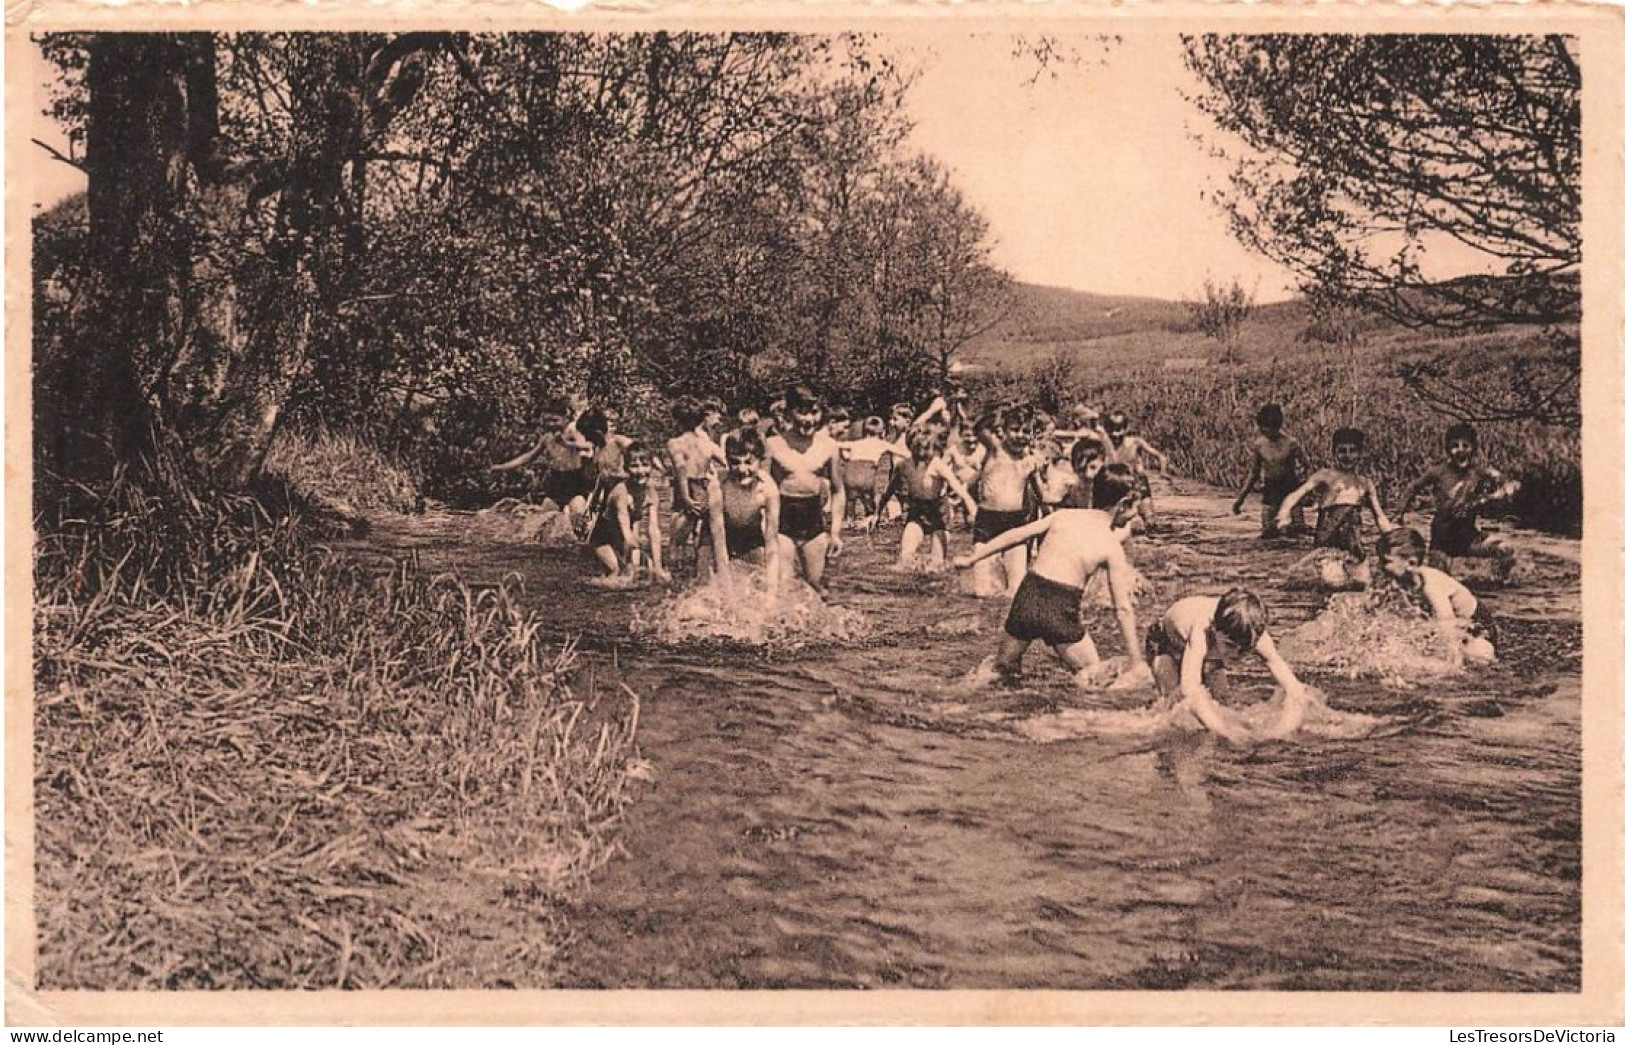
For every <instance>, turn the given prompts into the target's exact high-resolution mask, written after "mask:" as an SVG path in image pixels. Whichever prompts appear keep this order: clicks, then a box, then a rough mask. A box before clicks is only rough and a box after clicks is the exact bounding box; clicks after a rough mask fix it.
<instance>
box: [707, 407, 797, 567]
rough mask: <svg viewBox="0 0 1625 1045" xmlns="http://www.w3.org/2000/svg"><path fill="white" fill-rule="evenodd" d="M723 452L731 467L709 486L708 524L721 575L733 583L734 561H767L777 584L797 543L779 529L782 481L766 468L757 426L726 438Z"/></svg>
mask: <svg viewBox="0 0 1625 1045" xmlns="http://www.w3.org/2000/svg"><path fill="white" fill-rule="evenodd" d="M723 452H724V454H725V455H726V457H727V460H728V471H727V472H726V473H725V474H724V475H723V476H722V478H721V479H720V480H719V481H717V482H716V483H713V484H712V486H711V502H710V504H709V505H708V506H707V514H708V517H709V518H708V522H707V525H706V530H707V533H708V535H709V537H710V541H711V555H712V565H713V567H714V568H715V570H716V574H717V579H718V581H720V582H721V583H722V584H723V585H728V584H731V583H732V582H733V567H732V564H733V561H734V560H735V559H741V560H744V561H746V562H750V563H753V564H756V565H760V566H765V567H766V568H767V576H768V583H769V586H770V587H771V588H772V589H773V590H777V589H778V586H779V581H780V577H781V576H782V571H783V570H784V568H785V567H786V566H787V565H788V564H789V563H790V562H791V561H792V559H791V557H792V556H794V555H795V546H794V545H792V544H791V543H790V539H789V538H788V537H785V536H784V535H782V534H780V533H779V487H778V484H777V483H775V482H774V481H773V480H772V478H771V477H770V476H768V475H766V474H764V473H763V472H762V459H763V457H764V456H765V452H764V450H763V447H762V437H761V435H760V433H758V432H757V431H756V429H755V428H753V427H747V428H741V429H739V430H738V431H737V432H734V433H733V434H732V435H729V436H728V437H727V438H726V439H724V440H723Z"/></svg>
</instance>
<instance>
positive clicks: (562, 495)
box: [542, 468, 593, 508]
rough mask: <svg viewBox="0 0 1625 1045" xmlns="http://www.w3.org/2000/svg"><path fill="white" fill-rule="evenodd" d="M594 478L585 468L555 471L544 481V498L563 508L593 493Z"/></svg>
mask: <svg viewBox="0 0 1625 1045" xmlns="http://www.w3.org/2000/svg"><path fill="white" fill-rule="evenodd" d="M592 488H593V477H592V476H589V475H588V474H587V470H586V469H585V468H570V469H567V470H561V469H558V468H555V469H553V470H552V471H550V472H548V473H547V476H546V478H544V479H543V480H542V497H543V499H545V500H549V501H552V502H553V503H554V504H556V505H558V506H559V507H560V508H563V507H564V506H565V505H567V504H569V503H570V502H571V501H573V500H575V499H576V498H577V497H585V496H587V495H588V494H590V493H592Z"/></svg>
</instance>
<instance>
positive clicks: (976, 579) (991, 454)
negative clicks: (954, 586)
mask: <svg viewBox="0 0 1625 1045" xmlns="http://www.w3.org/2000/svg"><path fill="white" fill-rule="evenodd" d="M1022 422H1023V419H1022V418H1020V417H1019V416H1017V415H1016V414H1015V413H1014V412H1013V411H1005V410H994V411H992V412H990V413H986V414H983V415H982V416H981V417H980V418H978V419H977V421H976V438H977V439H979V440H981V443H982V446H983V448H984V450H985V451H986V452H985V454H984V455H983V457H982V468H981V472H980V474H979V475H978V477H977V481H976V502H977V508H976V520H975V526H974V529H973V530H972V531H971V542H972V544H974V545H975V547H976V549H977V551H978V552H980V550H981V549H982V548H983V547H985V546H987V545H989V544H990V543H991V542H993V541H996V540H998V541H999V551H1000V554H999V559H998V565H999V566H1001V567H1003V571H1004V584H1003V586H1000V585H999V584H998V582H997V581H996V580H995V579H994V577H993V568H992V564H989V565H988V566H985V567H982V568H979V569H978V570H977V571H976V573H975V574H974V575H973V577H972V585H973V588H974V590H975V593H976V595H977V597H978V598H988V597H991V596H994V595H1005V594H1011V595H1013V594H1014V593H1015V592H1016V589H1018V588H1019V587H1020V586H1021V580H1022V578H1023V577H1024V576H1025V575H1026V573H1027V546H1026V545H1025V544H1024V543H1022V542H1020V541H1014V542H1005V541H1002V540H1000V538H1001V537H1002V535H1003V534H1005V533H1006V532H1008V531H1011V530H1014V529H1016V528H1017V527H1020V526H1022V525H1024V524H1025V523H1026V522H1027V520H1028V519H1029V518H1030V517H1031V516H1030V514H1029V512H1028V510H1027V487H1028V483H1029V481H1030V479H1031V478H1032V474H1033V471H1034V469H1036V468H1037V466H1038V461H1037V459H1036V458H1033V457H1031V456H1029V455H1028V453H1027V446H1028V435H1027V432H1026V431H1025V430H1024V428H1023V425H1022ZM991 554H993V553H991V552H989V553H988V555H991ZM986 557H987V555H982V554H978V555H977V556H976V561H980V560H982V559H984V558H986Z"/></svg>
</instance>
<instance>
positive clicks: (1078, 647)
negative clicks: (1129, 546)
mask: <svg viewBox="0 0 1625 1045" xmlns="http://www.w3.org/2000/svg"><path fill="white" fill-rule="evenodd" d="M1134 499H1135V487H1134V478H1133V476H1132V474H1131V473H1130V472H1129V470H1128V469H1127V468H1125V467H1122V466H1113V467H1110V468H1107V469H1105V470H1104V471H1102V472H1101V473H1100V475H1099V476H1098V477H1097V478H1096V479H1095V489H1094V500H1095V504H1097V505H1099V506H1101V508H1103V509H1106V510H1091V509H1086V508H1063V509H1061V510H1059V511H1055V512H1051V513H1050V514H1048V515H1046V516H1044V517H1043V518H1041V519H1039V520H1037V521H1036V522H1030V523H1027V524H1026V525H1024V526H1018V527H1016V528H1014V529H1011V530H1006V531H1005V532H1003V533H1001V534H1000V535H998V536H997V537H995V538H993V539H992V540H990V541H988V542H986V543H984V544H979V545H977V547H976V549H975V550H974V551H973V552H971V554H969V555H960V556H956V557H955V558H954V566H955V567H957V568H959V569H964V568H966V567H968V566H971V565H973V564H975V563H976V562H978V561H980V560H982V559H985V558H987V557H988V556H990V555H998V554H1000V553H1001V552H1003V551H1005V550H1006V549H1009V548H1016V547H1022V546H1023V545H1024V544H1025V542H1027V541H1029V540H1032V539H1034V538H1039V537H1041V538H1043V543H1042V544H1040V545H1039V546H1038V555H1037V557H1036V558H1034V560H1033V565H1032V569H1031V570H1029V571H1027V572H1026V574H1025V575H1024V576H1023V577H1022V579H1021V587H1020V588H1018V589H1017V590H1016V597H1015V601H1014V602H1012V603H1011V604H1010V612H1009V615H1008V616H1007V617H1006V618H1005V622H1004V638H1003V639H1002V640H1001V641H1000V643H999V650H998V652H997V653H996V654H995V655H994V657H993V669H994V670H995V671H997V672H998V674H999V675H1000V676H1002V677H1003V678H1004V679H1005V680H1006V681H1007V682H1015V681H1017V680H1019V679H1020V677H1021V660H1022V657H1023V656H1024V655H1025V654H1026V652H1027V647H1028V646H1030V645H1032V644H1033V643H1034V642H1040V641H1042V642H1046V643H1048V644H1049V646H1050V648H1051V649H1053V650H1054V651H1055V655H1056V656H1058V657H1060V658H1061V663H1063V664H1065V665H1066V666H1067V668H1069V669H1070V670H1071V671H1072V672H1073V673H1074V675H1075V677H1076V680H1077V683H1078V685H1079V686H1084V687H1090V686H1094V685H1095V684H1096V676H1097V669H1098V668H1099V666H1100V652H1099V650H1097V649H1096V648H1095V641H1094V639H1093V638H1091V637H1090V636H1089V633H1088V631H1087V630H1086V629H1085V628H1084V625H1083V620H1082V618H1081V616H1080V609H1081V604H1082V601H1083V588H1084V585H1085V584H1087V583H1088V582H1089V578H1090V577H1092V576H1094V575H1095V574H1096V573H1098V572H1100V571H1105V574H1106V584H1107V587H1108V588H1109V589H1110V592H1111V599H1112V608H1113V610H1114V611H1115V613H1116V615H1117V626H1118V628H1119V629H1121V631H1122V635H1123V648H1124V649H1125V650H1127V651H1128V668H1127V670H1125V671H1124V672H1123V674H1122V675H1121V676H1119V678H1118V679H1117V680H1116V681H1115V682H1113V683H1112V688H1113V689H1130V688H1133V687H1135V686H1143V685H1146V684H1147V683H1149V682H1150V681H1151V672H1150V669H1149V668H1148V667H1147V666H1146V663H1145V661H1144V660H1143V659H1141V656H1140V647H1139V642H1138V636H1137V635H1136V625H1135V622H1134V583H1135V576H1134V569H1133V567H1132V566H1130V565H1129V561H1128V554H1127V553H1126V552H1124V550H1123V538H1124V537H1125V536H1126V534H1127V531H1126V529H1125V528H1124V525H1125V523H1126V519H1127V516H1129V515H1131V514H1132V513H1133V510H1134Z"/></svg>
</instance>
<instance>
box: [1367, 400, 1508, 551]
mask: <svg viewBox="0 0 1625 1045" xmlns="http://www.w3.org/2000/svg"><path fill="white" fill-rule="evenodd" d="M1444 450H1445V459H1444V461H1443V463H1441V464H1439V465H1437V466H1435V467H1433V468H1430V469H1429V470H1428V471H1426V472H1424V473H1422V475H1421V476H1420V477H1419V478H1418V479H1417V480H1416V481H1415V482H1413V483H1411V485H1410V486H1409V487H1408V488H1406V490H1405V496H1404V499H1403V500H1401V501H1400V504H1399V512H1398V513H1397V515H1396V516H1395V518H1396V519H1397V520H1398V521H1399V522H1401V523H1403V522H1404V521H1405V514H1406V513H1407V512H1409V511H1410V510H1411V503H1412V502H1413V501H1415V500H1416V498H1417V496H1418V495H1419V494H1421V493H1422V492H1423V491H1427V492H1429V493H1431V494H1432V497H1433V526H1432V527H1431V532H1430V534H1429V537H1430V540H1429V542H1428V543H1429V547H1428V550H1429V551H1430V552H1431V553H1432V554H1434V555H1435V556H1439V557H1442V558H1443V559H1444V561H1445V562H1446V564H1448V560H1449V559H1451V558H1457V557H1466V556H1471V557H1478V558H1493V559H1497V560H1500V562H1501V563H1502V564H1503V566H1508V565H1510V564H1511V561H1512V549H1511V548H1509V547H1508V546H1507V545H1506V544H1505V543H1504V542H1502V541H1501V540H1499V539H1498V538H1496V537H1492V536H1490V535H1489V534H1486V533H1484V532H1482V531H1481V530H1479V528H1478V513H1479V512H1480V511H1482V510H1483V509H1484V508H1485V506H1487V505H1490V504H1493V503H1494V502H1496V501H1504V500H1506V499H1507V498H1508V497H1511V496H1512V495H1513V494H1515V493H1517V492H1518V489H1519V483H1518V481H1517V480H1516V479H1510V480H1509V479H1507V478H1506V477H1505V476H1503V475H1502V474H1501V473H1500V472H1498V471H1496V470H1495V469H1494V468H1491V467H1490V466H1489V465H1487V464H1482V463H1480V462H1479V461H1478V432H1477V430H1476V429H1474V428H1473V426H1472V425H1469V424H1457V425H1451V426H1450V428H1449V429H1448V430H1446V432H1445V434H1444Z"/></svg>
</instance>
